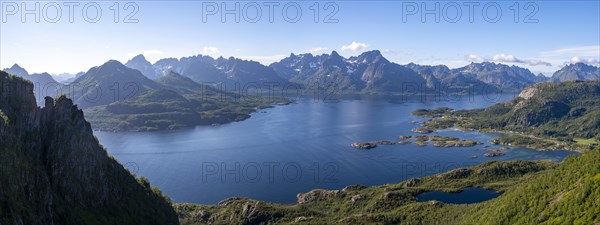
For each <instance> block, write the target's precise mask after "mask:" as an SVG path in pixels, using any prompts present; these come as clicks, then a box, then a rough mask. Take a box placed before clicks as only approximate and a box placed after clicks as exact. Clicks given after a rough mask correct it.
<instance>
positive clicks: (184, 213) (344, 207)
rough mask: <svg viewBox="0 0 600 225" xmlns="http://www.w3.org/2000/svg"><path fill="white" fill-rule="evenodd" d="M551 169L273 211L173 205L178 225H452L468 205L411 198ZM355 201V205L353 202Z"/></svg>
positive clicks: (504, 167) (354, 189)
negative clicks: (433, 191) (419, 200)
mask: <svg viewBox="0 0 600 225" xmlns="http://www.w3.org/2000/svg"><path fill="white" fill-rule="evenodd" d="M555 166H556V165H555V164H554V163H550V162H545V161H539V162H528V161H512V162H488V163H484V164H482V165H479V166H475V167H472V168H470V169H457V170H453V171H449V172H447V173H443V174H438V175H434V176H430V177H425V178H421V179H412V180H408V181H405V182H403V183H400V184H391V185H383V186H376V187H364V186H360V185H356V186H349V187H347V188H345V189H344V190H339V191H331V190H313V191H311V192H309V193H305V194H304V195H302V197H301V203H299V204H296V205H278V204H272V203H266V202H260V201H256V200H250V199H245V198H240V199H229V200H225V201H223V202H221V203H220V204H219V205H216V206H215V205H212V206H205V205H194V204H176V205H175V208H176V210H177V212H178V214H179V217H180V222H181V223H182V224H206V223H214V224H260V223H292V222H296V221H297V222H300V223H304V224H360V223H392V224H397V223H405V224H434V223H435V222H442V221H443V222H444V224H453V223H454V224H455V223H459V222H460V221H456V220H455V219H456V218H457V216H458V214H456V215H451V216H449V215H450V214H453V213H456V212H464V210H466V209H471V208H472V207H473V205H461V206H459V205H450V204H443V203H439V202H438V203H435V202H417V201H416V197H415V196H416V195H417V194H419V193H422V192H425V191H429V190H442V191H458V190H461V189H464V188H466V187H484V188H493V189H496V190H499V191H503V190H508V189H509V188H510V187H511V186H513V185H515V184H517V183H519V182H527V181H528V180H531V179H532V178H533V177H535V176H536V175H537V174H540V173H544V170H546V169H549V168H554V167H555ZM352 199H355V200H352Z"/></svg>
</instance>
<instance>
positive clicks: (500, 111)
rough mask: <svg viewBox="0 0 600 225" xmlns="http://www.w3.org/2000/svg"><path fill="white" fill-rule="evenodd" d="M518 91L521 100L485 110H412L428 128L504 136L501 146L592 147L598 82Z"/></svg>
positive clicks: (599, 103) (599, 127) (599, 124)
mask: <svg viewBox="0 0 600 225" xmlns="http://www.w3.org/2000/svg"><path fill="white" fill-rule="evenodd" d="M523 93H526V94H523ZM523 93H522V95H523V97H517V98H515V99H513V100H511V101H508V102H503V103H498V104H495V105H492V106H490V107H488V108H485V109H475V110H457V111H451V110H448V109H447V108H440V109H435V110H417V111H415V112H414V113H413V114H415V115H418V116H424V117H430V118H433V119H432V120H431V121H428V122H426V123H424V126H426V127H428V128H430V129H445V128H449V127H453V126H456V127H458V128H461V129H467V130H478V131H484V132H500V133H505V134H507V135H505V136H504V137H502V138H500V139H499V142H501V143H502V142H503V143H511V144H513V145H521V146H527V147H531V148H536V149H570V150H576V151H581V152H582V151H586V150H589V149H592V148H594V147H595V146H597V143H598V141H599V140H600V81H586V82H581V81H569V82H561V83H541V84H537V85H534V86H532V87H529V88H527V89H525V90H524V91H523ZM527 93H529V94H531V95H528V94H527ZM578 140H579V141H578ZM581 140H586V141H581Z"/></svg>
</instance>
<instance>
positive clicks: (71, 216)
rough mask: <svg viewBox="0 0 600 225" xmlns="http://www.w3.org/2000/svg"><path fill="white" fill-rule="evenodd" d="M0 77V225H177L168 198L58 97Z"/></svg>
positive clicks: (17, 79)
mask: <svg viewBox="0 0 600 225" xmlns="http://www.w3.org/2000/svg"><path fill="white" fill-rule="evenodd" d="M32 90H33V85H32V84H31V83H30V82H28V81H26V80H24V79H21V78H18V77H15V76H12V75H8V74H7V73H5V72H0V111H1V112H2V114H4V117H5V118H6V120H5V122H4V123H0V140H1V141H0V167H1V169H0V187H1V188H0V212H2V214H0V224H34V225H35V224H178V220H177V216H176V214H175V212H174V210H173V208H172V207H171V205H170V202H169V201H170V200H168V199H166V198H165V197H163V195H162V194H160V192H159V191H157V190H158V189H155V190H156V191H155V190H153V189H152V188H151V187H150V185H149V183H148V182H147V180H145V179H142V180H140V181H138V180H136V178H135V177H134V176H132V175H131V174H130V173H129V172H128V171H127V170H126V169H125V168H123V166H122V165H120V164H119V163H118V162H117V161H116V160H115V159H114V158H112V157H111V156H109V155H108V154H107V152H106V150H104V149H103V148H102V146H101V145H100V144H99V143H98V140H97V139H96V137H94V135H93V133H92V129H91V127H90V124H89V123H88V122H87V121H85V119H84V115H83V112H82V111H81V110H80V109H78V108H77V106H75V105H74V104H73V102H72V101H71V100H70V99H68V98H66V97H64V96H61V97H59V98H58V99H57V100H56V101H55V100H54V99H52V98H50V97H46V99H45V106H44V107H43V108H39V107H38V106H37V105H36V100H35V97H34V95H33V92H32Z"/></svg>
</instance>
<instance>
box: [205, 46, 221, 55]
mask: <svg viewBox="0 0 600 225" xmlns="http://www.w3.org/2000/svg"><path fill="white" fill-rule="evenodd" d="M219 53H220V51H219V49H218V48H216V47H211V46H204V48H203V49H202V54H203V55H209V56H213V57H215V56H218V54H219Z"/></svg>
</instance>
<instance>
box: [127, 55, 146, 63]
mask: <svg viewBox="0 0 600 225" xmlns="http://www.w3.org/2000/svg"><path fill="white" fill-rule="evenodd" d="M129 61H130V62H131V61H148V60H146V57H145V56H144V55H143V54H139V55H136V56H134V57H133V58H131V60H129Z"/></svg>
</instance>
